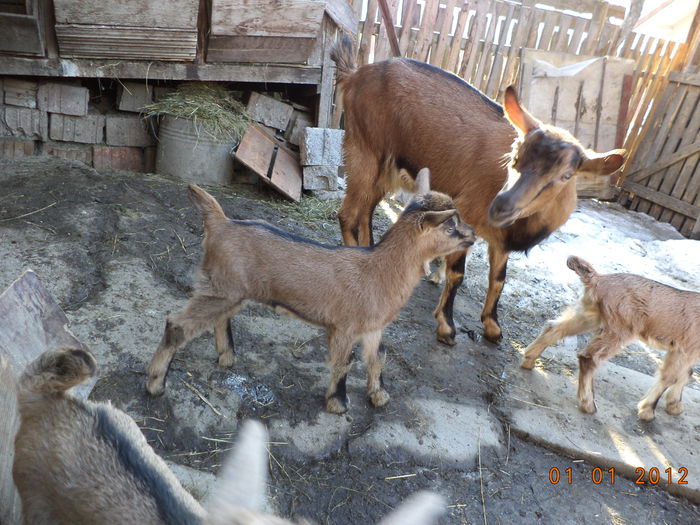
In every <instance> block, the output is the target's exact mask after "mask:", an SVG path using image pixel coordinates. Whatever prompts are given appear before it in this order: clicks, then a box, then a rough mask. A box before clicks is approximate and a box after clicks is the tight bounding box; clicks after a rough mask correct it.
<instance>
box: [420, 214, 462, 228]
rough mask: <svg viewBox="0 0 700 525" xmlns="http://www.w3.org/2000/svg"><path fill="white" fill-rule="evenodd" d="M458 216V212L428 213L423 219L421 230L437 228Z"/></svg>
mask: <svg viewBox="0 0 700 525" xmlns="http://www.w3.org/2000/svg"><path fill="white" fill-rule="evenodd" d="M456 215H457V210H444V211H426V212H425V213H424V214H423V218H422V219H421V222H420V224H421V229H423V230H424V229H426V228H436V227H438V226H440V225H441V224H442V223H443V222H445V221H448V220H450V219H451V218H452V217H454V216H456Z"/></svg>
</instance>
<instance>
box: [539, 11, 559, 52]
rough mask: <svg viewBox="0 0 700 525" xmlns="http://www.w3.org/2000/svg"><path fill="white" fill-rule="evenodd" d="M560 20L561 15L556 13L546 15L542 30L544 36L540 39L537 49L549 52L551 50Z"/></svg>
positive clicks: (551, 12) (549, 12)
mask: <svg viewBox="0 0 700 525" xmlns="http://www.w3.org/2000/svg"><path fill="white" fill-rule="evenodd" d="M560 18H561V14H560V13H558V12H556V11H548V12H547V13H546V14H545V15H544V27H543V28H542V36H541V37H540V41H539V42H538V43H537V49H541V50H543V51H549V50H550V49H551V44H552V37H553V36H554V30H555V29H556V28H557V25H558V24H559V19H560Z"/></svg>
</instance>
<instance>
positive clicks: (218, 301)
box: [146, 296, 240, 396]
mask: <svg viewBox="0 0 700 525" xmlns="http://www.w3.org/2000/svg"><path fill="white" fill-rule="evenodd" d="M239 304H240V302H232V301H230V300H229V299H225V298H222V297H208V296H194V297H192V298H191V299H190V300H189V301H188V302H187V304H186V305H185V307H184V308H183V309H182V310H181V311H180V312H178V313H177V314H175V315H174V316H171V317H169V318H168V319H167V321H166V322H165V332H164V333H163V338H162V339H161V341H160V344H159V345H158V349H157V350H156V352H155V353H154V354H153V357H152V358H151V362H150V363H149V364H148V368H147V369H146V374H147V377H148V382H147V384H146V390H148V393H149V394H151V395H154V396H157V395H160V394H162V393H163V392H164V391H165V377H166V375H167V374H168V370H169V369H170V362H171V361H172V359H173V356H174V355H175V352H176V351H177V349H178V348H180V347H181V346H183V345H184V344H185V343H187V342H188V341H190V340H191V339H193V338H194V337H196V336H197V335H199V334H200V333H202V332H203V331H204V330H206V329H208V328H211V327H212V325H214V324H215V323H216V322H218V320H220V319H221V318H222V317H227V318H228V317H230V316H231V315H233V313H234V312H235V311H236V309H237V308H238V306H239Z"/></svg>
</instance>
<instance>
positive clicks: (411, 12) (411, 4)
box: [358, 0, 420, 56]
mask: <svg viewBox="0 0 700 525" xmlns="http://www.w3.org/2000/svg"><path fill="white" fill-rule="evenodd" d="M358 1H359V0H358ZM403 5H404V9H403V14H402V22H401V37H400V38H399V49H401V54H402V55H403V56H408V43H409V39H410V36H411V28H412V27H413V19H414V16H415V13H416V12H418V13H420V8H418V9H416V8H417V7H418V3H417V2H416V0H404V4H403Z"/></svg>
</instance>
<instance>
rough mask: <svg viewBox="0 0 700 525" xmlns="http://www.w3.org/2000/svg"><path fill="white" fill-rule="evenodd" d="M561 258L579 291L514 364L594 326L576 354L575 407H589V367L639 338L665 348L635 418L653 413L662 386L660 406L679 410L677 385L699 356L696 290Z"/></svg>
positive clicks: (699, 296) (526, 364) (528, 364)
mask: <svg viewBox="0 0 700 525" xmlns="http://www.w3.org/2000/svg"><path fill="white" fill-rule="evenodd" d="M566 264H567V266H568V267H569V268H571V269H572V270H573V271H575V272H576V273H577V274H578V276H579V277H580V278H581V281H583V284H584V286H585V293H584V294H583V297H581V299H580V301H579V302H578V303H577V304H575V305H573V306H572V307H570V308H569V309H568V310H567V311H566V312H564V314H563V315H562V316H561V317H560V318H559V319H558V320H556V321H552V322H550V323H548V324H547V326H545V328H544V330H543V331H542V333H541V334H540V335H539V337H538V338H537V339H535V341H533V342H532V343H531V344H530V345H529V346H528V347H527V348H526V349H525V357H524V359H523V361H522V363H521V364H520V366H522V367H523V368H527V369H532V367H533V366H534V365H535V360H536V359H537V358H538V357H539V356H540V354H542V352H543V351H544V349H545V348H547V347H548V346H551V345H553V344H554V343H556V342H557V341H559V340H560V339H563V338H564V337H566V336H569V335H575V334H579V333H581V332H587V331H592V330H598V332H597V334H596V335H595V336H594V337H593V339H591V341H590V343H589V344H588V346H587V347H586V348H584V349H583V350H582V351H581V352H580V353H579V354H578V360H579V383H578V399H579V408H580V409H581V410H582V411H583V412H588V413H593V412H595V411H596V406H595V400H594V397H593V374H594V372H595V369H596V368H597V367H598V366H599V365H600V364H601V363H602V362H604V361H607V360H608V359H610V358H611V357H612V356H614V355H615V354H617V353H618V352H619V351H620V350H621V349H622V348H623V347H624V346H625V345H626V344H627V343H629V342H630V341H632V340H634V339H640V340H642V341H644V342H645V343H647V344H649V345H650V346H654V347H658V348H661V349H663V350H666V357H665V359H664V362H663V364H662V365H661V369H660V370H659V376H658V378H657V381H656V384H654V386H653V387H652V388H651V389H650V390H649V391H648V392H647V394H646V395H645V396H644V398H642V400H641V401H640V402H639V404H638V405H637V410H638V413H639V418H640V419H643V420H645V421H649V420H652V419H654V410H655V408H656V404H657V403H658V402H659V399H660V398H661V396H662V395H663V393H664V392H665V391H666V390H667V389H668V393H667V394H666V412H668V413H669V414H673V415H676V414H680V413H681V412H682V411H683V407H682V406H681V395H682V393H683V387H684V386H685V385H686V383H687V382H688V380H689V377H690V376H691V375H692V372H693V364H694V363H695V361H697V360H698V359H700V293H697V292H689V291H685V290H677V289H676V288H672V287H671V286H667V285H665V284H661V283H657V282H656V281H652V280H650V279H646V278H644V277H640V276H638V275H632V274H628V273H613V274H608V275H599V274H598V273H596V271H595V270H594V269H593V267H592V266H591V265H590V264H588V263H587V262H586V261H584V260H582V259H580V258H578V257H573V256H572V257H569V259H568V260H567V261H566Z"/></svg>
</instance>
